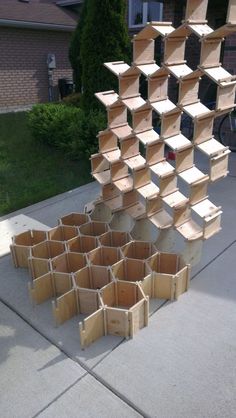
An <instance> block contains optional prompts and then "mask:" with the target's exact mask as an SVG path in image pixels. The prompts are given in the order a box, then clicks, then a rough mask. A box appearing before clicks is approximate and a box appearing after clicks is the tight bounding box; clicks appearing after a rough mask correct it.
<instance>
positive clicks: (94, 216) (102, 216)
mask: <svg viewBox="0 0 236 418" xmlns="http://www.w3.org/2000/svg"><path fill="white" fill-rule="evenodd" d="M90 218H91V220H92V221H99V222H107V223H109V222H110V221H111V218H112V212H111V210H110V209H109V207H108V206H107V205H106V203H105V202H103V201H101V200H100V201H97V202H96V203H95V207H94V209H93V210H92V212H91V214H90Z"/></svg>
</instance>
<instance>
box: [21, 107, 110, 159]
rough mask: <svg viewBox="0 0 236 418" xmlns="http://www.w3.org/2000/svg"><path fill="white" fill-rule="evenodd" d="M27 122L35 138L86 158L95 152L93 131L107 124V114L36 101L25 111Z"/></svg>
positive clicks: (95, 145)
mask: <svg viewBox="0 0 236 418" xmlns="http://www.w3.org/2000/svg"><path fill="white" fill-rule="evenodd" d="M28 125H29V127H30V130H31V132H32V134H33V136H34V138H35V139H36V140H37V141H40V142H44V143H46V144H48V145H50V146H53V147H56V148H58V149H61V150H63V151H64V152H65V153H66V154H67V155H68V156H69V157H70V158H73V159H77V158H81V156H85V157H86V158H88V157H90V155H91V154H92V153H94V152H97V149H98V140H97V138H96V135H97V134H98V132H99V131H100V130H103V129H104V128H105V126H106V114H105V112H103V111H91V112H89V113H86V112H84V111H83V110H82V109H79V108H77V107H74V106H68V105H64V104H55V103H50V104H38V105H35V106H34V107H33V109H32V110H31V111H30V112H29V113H28Z"/></svg>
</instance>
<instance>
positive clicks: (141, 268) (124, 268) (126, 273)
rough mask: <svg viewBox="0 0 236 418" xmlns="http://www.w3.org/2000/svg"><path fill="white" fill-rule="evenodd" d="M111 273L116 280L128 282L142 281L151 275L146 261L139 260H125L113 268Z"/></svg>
mask: <svg viewBox="0 0 236 418" xmlns="http://www.w3.org/2000/svg"><path fill="white" fill-rule="evenodd" d="M143 251H144V249H143ZM111 271H112V274H113V276H114V278H115V279H117V280H124V281H128V282H137V281H141V280H143V279H144V277H146V276H147V275H148V274H150V273H151V271H150V269H149V267H148V266H147V265H146V263H145V262H144V260H141V259H138V258H136V259H132V258H124V259H122V260H120V261H118V263H116V264H114V265H113V266H111Z"/></svg>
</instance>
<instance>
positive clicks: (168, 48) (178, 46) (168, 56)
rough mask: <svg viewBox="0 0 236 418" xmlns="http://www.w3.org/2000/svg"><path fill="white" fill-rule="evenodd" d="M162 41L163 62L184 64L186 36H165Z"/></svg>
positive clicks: (166, 63)
mask: <svg viewBox="0 0 236 418" xmlns="http://www.w3.org/2000/svg"><path fill="white" fill-rule="evenodd" d="M164 42H165V49H164V64H165V65H168V66H169V65H176V64H184V63H185V60H184V55H185V43H186V37H180V36H179V37H176V38H174V37H167V38H166V39H165V41H164Z"/></svg>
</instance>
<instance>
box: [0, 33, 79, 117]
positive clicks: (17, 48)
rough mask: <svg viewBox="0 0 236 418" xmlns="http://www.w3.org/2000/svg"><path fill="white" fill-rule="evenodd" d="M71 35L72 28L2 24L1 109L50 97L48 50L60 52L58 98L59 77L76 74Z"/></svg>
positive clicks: (57, 56)
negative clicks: (69, 52) (72, 67)
mask: <svg viewBox="0 0 236 418" xmlns="http://www.w3.org/2000/svg"><path fill="white" fill-rule="evenodd" d="M70 37H71V33H69V32H68V33H67V32H59V31H46V30H43V31H42V30H31V29H20V28H7V27H1V28H0V51H1V60H0V109H1V108H6V107H12V106H19V107H20V106H24V105H30V104H33V103H38V102H47V101H48V73H47V64H46V60H47V54H48V53H54V54H55V56H56V67H57V68H56V69H55V70H54V73H53V84H54V94H55V99H57V98H58V88H57V84H58V79H59V78H64V77H66V78H67V77H69V78H72V70H71V67H70V62H69V59H68V48H69V42H70Z"/></svg>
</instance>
